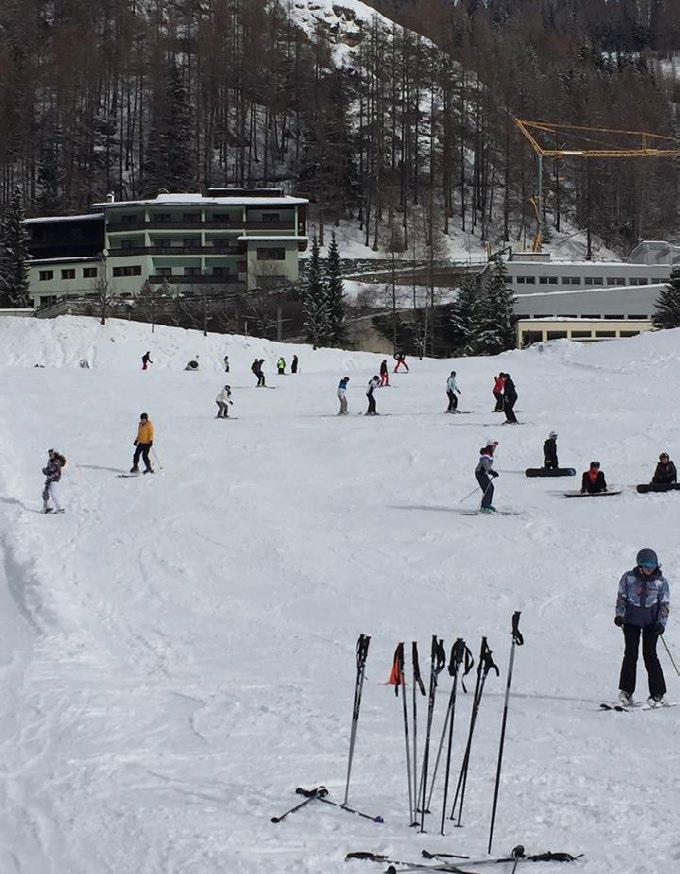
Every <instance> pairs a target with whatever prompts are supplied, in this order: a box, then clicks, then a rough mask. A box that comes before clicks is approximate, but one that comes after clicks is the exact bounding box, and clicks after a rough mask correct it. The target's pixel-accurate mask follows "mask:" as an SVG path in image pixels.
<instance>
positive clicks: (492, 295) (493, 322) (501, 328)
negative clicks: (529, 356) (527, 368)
mask: <svg viewBox="0 0 680 874" xmlns="http://www.w3.org/2000/svg"><path fill="white" fill-rule="evenodd" d="M507 277H508V271H507V269H506V267H505V263H504V262H503V259H502V258H500V257H496V258H495V259H494V264H493V266H492V267H491V268H490V269H489V271H488V272H487V274H486V275H485V276H484V277H483V279H482V282H481V294H480V299H479V303H478V306H477V307H476V311H475V314H474V318H473V321H474V336H473V339H472V343H471V348H472V351H473V352H474V354H476V355H497V354H498V353H499V352H505V351H507V350H508V349H514V348H515V346H516V345H517V338H516V332H515V325H516V324H517V319H516V318H515V310H514V299H515V298H514V295H513V293H512V291H511V289H510V288H508V285H507Z"/></svg>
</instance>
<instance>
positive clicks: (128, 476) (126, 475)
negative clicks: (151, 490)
mask: <svg viewBox="0 0 680 874" xmlns="http://www.w3.org/2000/svg"><path fill="white" fill-rule="evenodd" d="M154 473H155V471H154ZM138 476H144V474H143V473H142V472H141V471H140V472H139V473H117V474H116V479H135V478H136V477H138Z"/></svg>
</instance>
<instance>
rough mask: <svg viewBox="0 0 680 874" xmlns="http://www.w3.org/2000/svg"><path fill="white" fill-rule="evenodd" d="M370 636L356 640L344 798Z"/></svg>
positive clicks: (350, 767) (364, 635) (361, 636)
mask: <svg viewBox="0 0 680 874" xmlns="http://www.w3.org/2000/svg"><path fill="white" fill-rule="evenodd" d="M370 643H371V638H370V636H369V635H368V634H360V635H359V639H358V640H357V649H356V655H357V676H356V680H355V683H354V706H353V708H352V729H351V731H350V735H349V757H348V759H347V782H346V784H345V800H344V801H343V804H347V801H348V798H349V781H350V777H351V775H352V761H353V760H354V745H355V743H356V739H357V724H358V722H359V708H360V707H361V693H362V691H363V688H364V676H365V673H366V658H367V656H368V647H369V646H370Z"/></svg>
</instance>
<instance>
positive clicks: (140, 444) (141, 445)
mask: <svg viewBox="0 0 680 874" xmlns="http://www.w3.org/2000/svg"><path fill="white" fill-rule="evenodd" d="M153 436H154V431H153V422H152V421H151V419H149V416H148V414H147V413H141V414H140V416H139V425H138V426H137V438H136V439H135V444H134V445H135V447H136V448H135V457H134V459H133V461H132V467H131V468H130V473H139V457H140V455H141V457H142V460H143V461H144V473H153V472H154V470H153V468H152V467H151V462H150V461H149V451H150V449H151V447H152V446H153Z"/></svg>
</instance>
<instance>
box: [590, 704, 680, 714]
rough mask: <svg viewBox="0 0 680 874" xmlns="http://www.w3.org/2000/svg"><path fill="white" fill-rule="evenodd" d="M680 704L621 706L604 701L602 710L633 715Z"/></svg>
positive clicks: (601, 705) (601, 706)
mask: <svg viewBox="0 0 680 874" xmlns="http://www.w3.org/2000/svg"><path fill="white" fill-rule="evenodd" d="M678 704H680V702H678V701H668V702H667V703H665V704H643V703H642V701H638V702H635V703H633V704H621V703H620V702H619V701H612V702H608V701H603V702H602V703H601V704H600V710H604V711H607V710H616V711H617V713H632V712H633V711H635V710H665V709H666V708H667V707H677V706H678Z"/></svg>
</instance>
